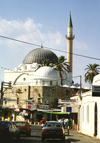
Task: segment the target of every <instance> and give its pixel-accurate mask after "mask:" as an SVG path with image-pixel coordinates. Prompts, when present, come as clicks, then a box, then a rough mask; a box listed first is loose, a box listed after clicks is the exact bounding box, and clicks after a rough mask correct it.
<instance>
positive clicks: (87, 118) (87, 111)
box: [87, 105, 89, 123]
mask: <svg viewBox="0 0 100 143" xmlns="http://www.w3.org/2000/svg"><path fill="white" fill-rule="evenodd" d="M87 122H88V123H89V105H87Z"/></svg>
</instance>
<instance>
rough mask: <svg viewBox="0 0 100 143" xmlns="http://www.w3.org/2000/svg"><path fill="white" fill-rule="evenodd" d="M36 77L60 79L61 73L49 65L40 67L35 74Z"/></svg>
mask: <svg viewBox="0 0 100 143" xmlns="http://www.w3.org/2000/svg"><path fill="white" fill-rule="evenodd" d="M34 79H55V80H58V79H60V76H59V73H58V72H57V71H55V70H54V69H53V68H51V67H49V66H43V67H41V68H39V69H38V70H37V71H36V72H35V74H34Z"/></svg>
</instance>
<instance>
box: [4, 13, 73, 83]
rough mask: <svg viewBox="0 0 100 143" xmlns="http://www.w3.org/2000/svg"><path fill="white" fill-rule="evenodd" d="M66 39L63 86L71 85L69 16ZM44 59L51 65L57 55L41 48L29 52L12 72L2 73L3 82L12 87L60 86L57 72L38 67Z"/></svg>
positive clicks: (70, 21) (71, 37) (70, 20)
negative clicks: (10, 84)
mask: <svg viewBox="0 0 100 143" xmlns="http://www.w3.org/2000/svg"><path fill="white" fill-rule="evenodd" d="M67 34H68V35H67V36H66V39H67V65H68V66H69V72H67V73H66V74H67V77H66V76H65V78H64V79H63V81H62V84H63V85H68V86H71V85H72V72H73V71H72V69H73V67H72V66H73V55H72V53H73V39H74V36H73V25H72V19H71V14H70V17H69V23H68V33H67ZM45 59H50V61H52V62H53V63H55V62H57V60H58V57H57V55H56V54H55V53H54V52H52V51H50V50H48V49H45V48H43V47H42V46H41V48H37V49H34V50H32V51H30V52H29V53H28V54H27V55H26V57H25V58H24V60H23V62H22V64H20V65H19V66H18V67H15V69H14V70H5V71H4V81H6V82H9V81H11V83H12V85H29V86H35V85H36V86H40V85H41V86H60V85H61V79H60V75H59V73H58V71H55V70H54V68H51V67H49V66H48V67H47V66H44V67H40V68H39V66H40V65H41V64H42V63H43V61H44V60H45Z"/></svg>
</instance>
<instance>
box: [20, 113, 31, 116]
mask: <svg viewBox="0 0 100 143" xmlns="http://www.w3.org/2000/svg"><path fill="white" fill-rule="evenodd" d="M19 115H21V116H29V115H30V114H28V113H19Z"/></svg>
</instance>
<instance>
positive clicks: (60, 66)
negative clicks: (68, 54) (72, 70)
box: [54, 56, 69, 85]
mask: <svg viewBox="0 0 100 143" xmlns="http://www.w3.org/2000/svg"><path fill="white" fill-rule="evenodd" d="M65 61H66V59H65V57H64V56H60V57H59V58H58V61H57V62H56V63H55V64H54V69H55V70H56V71H58V72H59V75H60V79H61V85H62V80H63V75H65V74H66V71H67V72H69V69H68V65H67V62H65ZM66 76H67V74H66Z"/></svg>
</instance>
